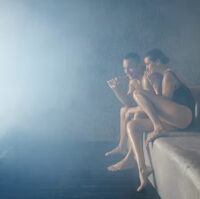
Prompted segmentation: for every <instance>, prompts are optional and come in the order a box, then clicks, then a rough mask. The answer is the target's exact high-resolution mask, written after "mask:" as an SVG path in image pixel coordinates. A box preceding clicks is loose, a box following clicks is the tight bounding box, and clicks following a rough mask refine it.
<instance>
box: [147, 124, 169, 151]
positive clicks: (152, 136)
mask: <svg viewBox="0 0 200 199" xmlns="http://www.w3.org/2000/svg"><path fill="white" fill-rule="evenodd" d="M165 135H167V130H165V129H164V128H162V127H159V128H157V129H155V130H154V131H153V132H151V133H150V134H149V135H148V136H147V139H146V147H147V146H148V144H149V142H153V141H154V140H155V139H156V138H158V137H161V136H165Z"/></svg>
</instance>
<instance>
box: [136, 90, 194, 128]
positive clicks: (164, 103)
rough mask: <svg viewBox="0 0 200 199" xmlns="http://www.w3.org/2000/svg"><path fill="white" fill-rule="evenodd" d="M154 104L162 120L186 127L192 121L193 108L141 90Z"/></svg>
mask: <svg viewBox="0 0 200 199" xmlns="http://www.w3.org/2000/svg"><path fill="white" fill-rule="evenodd" d="M140 93H141V94H142V95H144V96H145V97H146V98H147V99H148V100H150V102H151V103H152V104H153V105H154V107H155V109H156V111H157V112H158V114H159V116H160V117H161V118H162V119H161V120H162V121H164V122H166V123H167V124H170V125H172V126H174V127H177V128H186V127H187V126H188V125H189V124H190V123H191V121H192V112H191V110H190V109H189V108H188V107H186V106H183V105H180V104H177V103H175V102H173V101H171V100H169V99H167V98H166V97H162V96H157V95H154V94H151V93H147V92H145V91H141V92H140Z"/></svg>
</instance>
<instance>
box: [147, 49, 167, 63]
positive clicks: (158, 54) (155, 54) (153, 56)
mask: <svg viewBox="0 0 200 199" xmlns="http://www.w3.org/2000/svg"><path fill="white" fill-rule="evenodd" d="M146 57H149V58H150V60H151V61H153V62H155V61H156V60H157V59H160V61H161V62H162V63H163V64H167V63H169V58H168V57H167V56H166V55H165V54H164V53H163V52H162V51H161V50H159V49H157V48H154V49H152V50H150V51H148V52H147V54H146Z"/></svg>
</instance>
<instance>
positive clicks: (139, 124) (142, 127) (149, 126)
mask: <svg viewBox="0 0 200 199" xmlns="http://www.w3.org/2000/svg"><path fill="white" fill-rule="evenodd" d="M127 129H128V130H131V131H134V132H137V133H143V132H151V131H153V123H152V122H151V120H150V119H142V118H140V119H132V120H131V121H129V122H128V124H127Z"/></svg>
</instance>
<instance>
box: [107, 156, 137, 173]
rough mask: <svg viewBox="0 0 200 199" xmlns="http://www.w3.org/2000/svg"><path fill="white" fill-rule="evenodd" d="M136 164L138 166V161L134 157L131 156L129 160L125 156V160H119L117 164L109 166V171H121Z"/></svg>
mask: <svg viewBox="0 0 200 199" xmlns="http://www.w3.org/2000/svg"><path fill="white" fill-rule="evenodd" d="M135 166H136V161H135V159H134V158H130V159H128V160H127V158H124V159H123V160H121V161H119V162H117V163H116V164H113V165H111V166H109V167H107V169H108V170H109V171H121V170H126V169H131V168H134V167H135Z"/></svg>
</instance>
